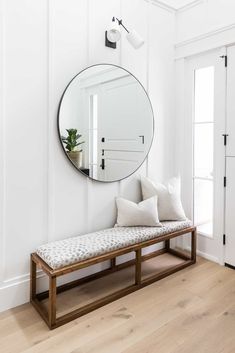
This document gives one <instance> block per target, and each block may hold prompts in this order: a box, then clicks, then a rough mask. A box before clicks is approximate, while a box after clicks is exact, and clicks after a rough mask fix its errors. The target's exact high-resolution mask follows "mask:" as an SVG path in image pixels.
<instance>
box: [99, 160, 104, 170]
mask: <svg viewBox="0 0 235 353" xmlns="http://www.w3.org/2000/svg"><path fill="white" fill-rule="evenodd" d="M100 167H101V169H103V170H104V168H105V163H104V158H102V159H101V165H100Z"/></svg>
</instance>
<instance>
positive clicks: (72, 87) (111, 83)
mask: <svg viewBox="0 0 235 353" xmlns="http://www.w3.org/2000/svg"><path fill="white" fill-rule="evenodd" d="M153 129H154V118H153V110H152V106H151V103H150V100H149V97H148V95H147V93H146V91H145V90H144V88H143V86H142V85H141V84H140V82H139V81H138V80H137V79H136V78H135V77H134V76H133V75H132V74H131V73H130V72H128V71H127V70H124V69H123V68H121V67H118V66H115V65H110V64H100V65H94V66H91V67H88V68H86V69H85V70H83V71H82V72H80V73H79V74H78V75H76V76H75V77H74V78H73V79H72V81H71V82H70V83H69V84H68V86H67V87H66V89H65V91H64V93H63V95H62V98H61V101H60V105H59V111H58V130H59V136H60V141H61V143H62V146H63V149H64V151H65V153H66V156H67V157H68V158H69V160H70V161H71V162H72V164H73V165H74V166H75V167H76V168H77V169H78V170H79V171H80V172H82V173H84V174H85V175H87V176H89V177H90V178H92V179H95V180H98V181H104V182H112V181H117V180H121V179H124V178H126V177H128V176H129V175H131V174H132V173H134V172H135V171H136V170H137V169H138V168H139V167H140V166H141V164H142V163H143V162H144V160H145V158H146V156H147V154H148V152H149V149H150V147H151V143H152V139H153Z"/></svg>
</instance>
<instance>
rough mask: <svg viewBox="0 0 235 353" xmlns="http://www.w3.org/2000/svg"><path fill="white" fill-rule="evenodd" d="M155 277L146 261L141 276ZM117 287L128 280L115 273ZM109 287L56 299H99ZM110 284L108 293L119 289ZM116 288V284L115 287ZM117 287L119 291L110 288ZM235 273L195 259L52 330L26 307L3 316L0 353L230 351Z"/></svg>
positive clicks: (234, 340) (233, 348) (64, 303)
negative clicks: (145, 273) (170, 273)
mask: <svg viewBox="0 0 235 353" xmlns="http://www.w3.org/2000/svg"><path fill="white" fill-rule="evenodd" d="M147 270H148V271H150V272H151V271H152V269H151V266H150V265H149V264H148V263H146V271H147ZM120 276H121V277H118V276H116V277H115V283H116V281H120V283H121V280H122V279H125V278H126V280H127V281H128V274H127V273H126V275H124V274H123V273H122V274H120ZM105 283H106V284H107V288H108V290H111V288H112V281H110V279H108V278H107V279H104V281H103V282H100V284H99V285H97V293H96V291H95V287H94V288H93V289H92V286H91V285H89V286H90V287H89V286H88V287H87V288H86V289H85V287H84V288H83V289H82V290H79V289H74V290H71V292H70V293H68V296H66V295H65V294H63V295H62V296H61V297H60V302H61V311H62V312H63V311H65V310H66V309H67V307H68V305H69V303H70V304H71V305H72V306H73V305H75V303H76V301H77V299H78V296H79V295H80V294H82V297H83V299H84V300H90V299H91V298H92V299H93V298H94V297H95V296H96V295H98V296H99V295H100V294H101V292H102V288H105ZM115 283H114V284H113V287H115V286H116V284H115ZM118 285H119V284H118ZM115 289H116V287H115ZM234 331H235V272H234V271H233V270H231V269H228V268H225V267H221V266H219V265H217V264H215V263H212V262H209V261H207V260H205V259H201V258H199V261H198V263H197V264H196V265H194V266H192V267H189V268H187V269H185V270H183V271H180V272H178V273H175V274H173V275H172V276H170V277H168V278H165V279H163V280H161V281H159V282H156V283H154V284H152V285H150V286H148V287H146V288H143V289H141V290H140V291H138V292H135V293H132V294H130V295H128V296H126V297H124V298H121V299H119V300H118V301H115V302H113V303H111V304H109V305H107V306H105V307H102V308H100V309H98V310H96V311H94V312H91V313H89V314H88V315H86V316H83V317H81V318H79V319H77V320H74V321H73V322H70V323H69V324H67V325H65V326H63V327H60V328H58V329H56V330H54V331H49V330H48V328H47V327H46V325H45V323H44V322H43V321H42V320H41V318H40V317H39V316H38V314H37V313H36V312H35V310H34V308H32V306H31V305H30V304H26V305H23V306H21V307H18V308H15V309H12V310H8V311H7V312H5V313H2V314H0V352H1V353H42V352H43V353H44V352H46V353H93V352H94V353H156V352H160V353H189V352H190V353H199V352H200V353H212V352H213V353H234V352H235V335H234Z"/></svg>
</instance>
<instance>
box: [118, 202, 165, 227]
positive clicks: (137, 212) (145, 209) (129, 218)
mask: <svg viewBox="0 0 235 353" xmlns="http://www.w3.org/2000/svg"><path fill="white" fill-rule="evenodd" d="M156 203H157V196H154V197H151V198H149V199H148V200H145V201H142V202H140V203H138V204H136V203H135V202H132V201H129V200H126V199H123V198H121V197H117V198H116V204H117V224H116V226H118V227H134V226H149V227H160V226H161V224H160V223H159V219H158V212H157V208H156Z"/></svg>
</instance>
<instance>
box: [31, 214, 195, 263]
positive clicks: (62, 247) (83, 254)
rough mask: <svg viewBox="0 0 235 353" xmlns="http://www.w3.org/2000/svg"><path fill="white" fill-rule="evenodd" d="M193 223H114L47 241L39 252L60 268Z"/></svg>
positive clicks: (45, 259)
mask: <svg viewBox="0 0 235 353" xmlns="http://www.w3.org/2000/svg"><path fill="white" fill-rule="evenodd" d="M190 226H192V223H191V221H189V220H187V221H177V222H176V221H166V222H162V226H161V227H114V228H109V229H104V230H100V231H98V232H93V233H89V234H84V235H80V236H76V237H73V238H68V239H64V240H59V241H55V242H51V243H47V244H44V245H41V246H40V247H39V248H38V249H37V250H36V253H37V254H38V255H39V256H40V257H41V258H42V259H43V260H44V261H45V262H46V263H47V264H48V265H49V266H50V267H51V268H52V269H58V268H61V267H64V266H67V265H71V264H73V263H77V262H80V261H83V260H87V259H89V258H92V257H95V256H98V255H102V254H105V253H108V252H110V251H113V250H117V249H122V248H124V247H126V246H129V245H133V244H137V243H140V242H143V241H146V240H150V239H153V238H156V237H159V236H161V235H165V234H168V233H172V232H174V231H179V230H182V229H185V228H188V227H190Z"/></svg>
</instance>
